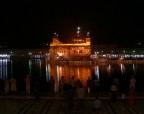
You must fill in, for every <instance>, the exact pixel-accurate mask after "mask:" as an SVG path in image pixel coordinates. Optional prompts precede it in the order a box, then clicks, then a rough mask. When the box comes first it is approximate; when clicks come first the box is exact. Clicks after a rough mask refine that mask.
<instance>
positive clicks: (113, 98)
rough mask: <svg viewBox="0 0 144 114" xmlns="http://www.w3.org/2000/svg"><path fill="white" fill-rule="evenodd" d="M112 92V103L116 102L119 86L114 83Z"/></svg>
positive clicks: (111, 88)
mask: <svg viewBox="0 0 144 114" xmlns="http://www.w3.org/2000/svg"><path fill="white" fill-rule="evenodd" d="M110 91H111V101H112V102H115V101H116V97H117V86H116V85H115V84H114V83H113V84H112V85H111V87H110Z"/></svg>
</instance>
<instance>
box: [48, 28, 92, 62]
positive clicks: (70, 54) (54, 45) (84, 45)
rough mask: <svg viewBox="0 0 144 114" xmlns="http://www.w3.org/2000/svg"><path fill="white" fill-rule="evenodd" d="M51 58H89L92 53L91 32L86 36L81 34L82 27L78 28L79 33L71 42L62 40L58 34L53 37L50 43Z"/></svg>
mask: <svg viewBox="0 0 144 114" xmlns="http://www.w3.org/2000/svg"><path fill="white" fill-rule="evenodd" d="M49 53H50V59H51V60H88V59H89V58H90V55H91V38H90V36H89V32H88V33H87V35H86V36H85V37H81V35H80V27H78V28H77V35H76V37H74V38H73V40H72V42H71V43H62V42H60V40H59V38H58V35H57V34H56V33H55V36H54V37H53V38H52V42H51V44H50V50H49Z"/></svg>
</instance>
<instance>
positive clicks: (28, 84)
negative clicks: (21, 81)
mask: <svg viewBox="0 0 144 114" xmlns="http://www.w3.org/2000/svg"><path fill="white" fill-rule="evenodd" d="M25 84H26V94H27V95H30V84H31V79H30V76H29V75H27V76H26V78H25Z"/></svg>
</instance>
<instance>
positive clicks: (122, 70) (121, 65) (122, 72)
mask: <svg viewBox="0 0 144 114" xmlns="http://www.w3.org/2000/svg"><path fill="white" fill-rule="evenodd" d="M120 69H121V74H124V73H125V67H124V64H120Z"/></svg>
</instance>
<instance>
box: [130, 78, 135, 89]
mask: <svg viewBox="0 0 144 114" xmlns="http://www.w3.org/2000/svg"><path fill="white" fill-rule="evenodd" d="M135 83H136V79H135V77H134V75H132V76H131V78H130V89H131V87H133V89H134V90H135Z"/></svg>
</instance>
